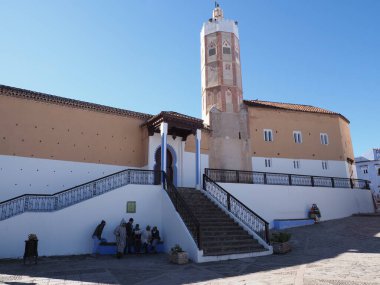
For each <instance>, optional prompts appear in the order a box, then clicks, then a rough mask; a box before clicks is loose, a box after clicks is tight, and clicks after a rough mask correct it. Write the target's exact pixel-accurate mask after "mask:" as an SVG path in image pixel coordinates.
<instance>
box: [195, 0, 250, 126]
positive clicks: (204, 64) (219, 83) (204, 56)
mask: <svg viewBox="0 0 380 285" xmlns="http://www.w3.org/2000/svg"><path fill="white" fill-rule="evenodd" d="M201 71H202V118H203V119H204V120H205V121H206V122H208V119H207V117H208V113H209V111H210V109H211V108H213V107H215V108H217V109H219V110H220V111H221V112H228V113H231V112H233V113H238V112H239V111H240V104H241V103H242V100H243V97H242V93H243V92H242V83H241V67H240V50H239V33H238V28H237V22H235V21H233V20H226V19H224V16H223V10H222V9H221V8H220V7H219V4H217V3H216V5H215V9H214V10H213V14H212V18H211V19H210V20H209V21H208V22H206V23H204V25H203V28H202V32H201Z"/></svg>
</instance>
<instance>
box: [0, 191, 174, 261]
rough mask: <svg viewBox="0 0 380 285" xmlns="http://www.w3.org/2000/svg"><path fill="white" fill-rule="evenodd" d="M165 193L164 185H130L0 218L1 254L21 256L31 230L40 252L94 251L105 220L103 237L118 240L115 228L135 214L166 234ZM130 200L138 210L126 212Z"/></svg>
mask: <svg viewBox="0 0 380 285" xmlns="http://www.w3.org/2000/svg"><path fill="white" fill-rule="evenodd" d="M162 194H163V190H162V188H161V186H152V185H127V186H124V187H121V188H119V189H116V190H113V191H110V192H108V193H106V194H103V195H100V196H97V197H95V198H92V199H89V200H87V201H84V202H82V203H79V204H76V205H73V206H70V207H68V208H65V209H62V210H60V211H56V212H48V213H30V212H27V213H24V214H21V215H18V216H15V217H13V218H10V219H7V220H3V221H0V239H1V244H0V258H18V257H21V256H22V255H23V253H24V240H25V239H27V236H28V234H30V233H34V234H36V235H37V237H38V239H39V244H38V252H39V255H40V256H51V255H71V254H88V253H91V251H92V244H93V243H92V238H91V236H92V233H93V231H94V230H95V228H96V226H97V225H98V224H99V223H100V221H101V220H105V221H106V222H107V224H106V226H105V228H104V231H103V235H102V237H104V238H106V239H107V240H108V241H115V236H114V235H113V230H114V229H115V227H116V226H117V225H119V224H120V221H121V219H122V218H124V219H125V220H127V221H128V219H129V218H131V217H132V218H134V220H135V221H134V224H136V223H138V224H140V227H141V228H145V227H146V225H148V224H149V225H150V226H157V227H158V229H159V230H160V232H161V233H162V234H163V235H165V230H163V226H164V225H167V222H166V221H165V220H163V219H162V216H163V215H162V213H163V208H165V207H167V205H165V207H163V206H162V203H163V201H162ZM165 195H166V194H165ZM127 201H136V213H134V214H130V213H126V203H127ZM168 203H170V201H169V202H168Z"/></svg>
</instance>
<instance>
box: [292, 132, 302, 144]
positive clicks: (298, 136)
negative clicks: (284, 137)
mask: <svg viewBox="0 0 380 285" xmlns="http://www.w3.org/2000/svg"><path fill="white" fill-rule="evenodd" d="M293 138H294V142H295V143H302V133H301V132H300V131H294V132H293Z"/></svg>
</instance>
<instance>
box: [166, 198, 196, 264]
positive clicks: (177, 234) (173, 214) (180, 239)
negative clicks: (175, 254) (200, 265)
mask: <svg viewBox="0 0 380 285" xmlns="http://www.w3.org/2000/svg"><path fill="white" fill-rule="evenodd" d="M162 200H163V203H162V204H163V205H165V207H162V224H163V226H164V231H163V234H162V238H163V240H164V246H165V251H166V252H169V251H170V249H171V248H172V247H173V246H175V245H176V244H179V245H180V246H181V247H182V249H183V250H184V251H186V252H187V253H188V255H189V258H190V259H191V260H192V261H194V262H198V261H199V257H200V256H201V252H200V251H199V250H198V247H197V245H196V243H195V241H194V239H193V237H192V236H191V234H190V232H189V231H188V229H187V227H186V225H185V224H184V222H183V220H182V218H181V217H180V215H179V214H178V212H177V211H176V210H175V208H174V206H173V204H172V203H171V201H170V198H169V196H168V195H167V194H165V193H164V195H162Z"/></svg>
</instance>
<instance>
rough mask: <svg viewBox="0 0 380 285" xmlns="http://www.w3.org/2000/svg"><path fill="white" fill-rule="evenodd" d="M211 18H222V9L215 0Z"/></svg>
mask: <svg viewBox="0 0 380 285" xmlns="http://www.w3.org/2000/svg"><path fill="white" fill-rule="evenodd" d="M212 18H213V19H214V20H219V19H223V10H222V9H221V8H220V6H219V3H218V2H217V1H215V8H214V11H213V12H212Z"/></svg>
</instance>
